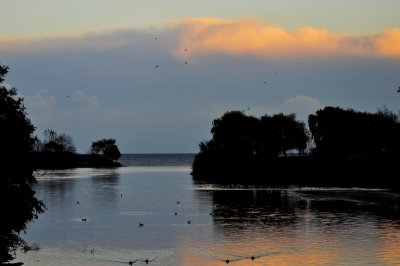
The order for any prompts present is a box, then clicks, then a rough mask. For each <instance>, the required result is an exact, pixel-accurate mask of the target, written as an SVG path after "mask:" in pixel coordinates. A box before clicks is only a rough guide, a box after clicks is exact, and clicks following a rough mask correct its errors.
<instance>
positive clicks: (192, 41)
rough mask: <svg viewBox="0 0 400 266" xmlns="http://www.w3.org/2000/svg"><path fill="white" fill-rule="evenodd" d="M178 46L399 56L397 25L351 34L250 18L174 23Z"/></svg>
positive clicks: (266, 53)
mask: <svg viewBox="0 0 400 266" xmlns="http://www.w3.org/2000/svg"><path fill="white" fill-rule="evenodd" d="M177 25H178V27H180V28H181V35H180V49H179V50H178V51H179V52H178V55H180V56H183V53H182V50H183V49H184V48H187V47H190V50H189V52H190V53H192V54H206V53H225V54H231V55H240V54H252V55H255V56H265V57H293V56H295V57H297V56H335V55H355V56H382V57H400V28H395V29H388V30H384V31H383V32H381V33H377V34H374V35H368V36H352V35H351V34H346V33H336V32H331V31H329V30H326V29H319V28H313V27H305V28H297V29H292V30H287V29H284V28H281V27H278V26H274V25H270V24H266V23H264V22H262V21H258V20H253V19H239V20H220V19H213V18H200V19H191V20H185V21H182V22H180V23H178V24H177Z"/></svg>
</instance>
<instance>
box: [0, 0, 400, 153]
mask: <svg viewBox="0 0 400 266" xmlns="http://www.w3.org/2000/svg"><path fill="white" fill-rule="evenodd" d="M398 10H400V1H398V0H385V1H384V3H383V1H382V0H352V1H348V0H347V1H344V0H336V1H322V0H280V1H278V0H268V1H266V0H250V1H239V0H230V1H225V0H220V1H209V0H203V1H192V0H186V1H181V0H170V1H159V0H154V1H131V0H119V1H104V0H85V1H77V0H70V1H61V0H36V1H21V0H17V1H16V0H0V64H1V65H6V66H8V67H9V74H8V75H7V76H6V85H7V86H12V87H15V88H16V89H17V90H18V92H19V93H20V95H21V96H22V97H23V98H24V103H25V106H26V111H27V114H28V117H29V118H30V119H31V121H32V123H33V124H34V126H35V127H36V131H35V134H36V135H37V136H38V137H39V138H40V139H43V131H44V130H46V129H53V130H55V131H56V132H58V133H65V134H68V135H70V136H71V137H72V138H73V140H74V143H75V145H76V147H77V150H78V152H80V153H85V152H87V151H88V150H89V148H90V145H91V143H92V142H93V141H96V140H99V139H102V138H114V139H116V142H117V145H118V147H119V148H120V150H121V152H122V153H195V152H198V144H199V143H200V142H201V141H204V140H208V139H210V137H211V135H210V129H211V127H212V121H213V120H214V119H216V118H218V117H220V116H221V115H222V114H223V113H224V112H226V111H232V110H243V111H244V112H245V113H246V114H248V115H254V116H256V117H260V116H262V115H265V114H268V115H273V114H276V113H286V114H289V113H295V114H296V115H297V119H298V120H300V121H303V122H305V123H307V117H308V115H309V114H312V113H315V112H316V111H317V110H319V109H322V108H324V107H325V106H338V107H341V108H344V109H348V108H352V109H354V110H356V111H363V112H364V111H366V112H376V111H377V110H379V109H383V108H388V109H389V110H392V111H394V112H398V111H399V110H400V93H397V88H398V87H399V86H400V20H399V17H398Z"/></svg>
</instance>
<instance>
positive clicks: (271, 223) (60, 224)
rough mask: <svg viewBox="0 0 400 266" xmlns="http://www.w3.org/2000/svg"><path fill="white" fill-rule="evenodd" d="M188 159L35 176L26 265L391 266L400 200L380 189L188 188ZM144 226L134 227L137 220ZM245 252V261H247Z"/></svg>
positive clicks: (22, 256) (134, 160)
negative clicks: (42, 207)
mask: <svg viewBox="0 0 400 266" xmlns="http://www.w3.org/2000/svg"><path fill="white" fill-rule="evenodd" d="M192 159H193V155H190V154H186V155H131V156H123V158H121V162H122V163H123V164H124V165H126V167H122V168H118V169H111V170H110V169H71V170H59V171H45V172H44V171H41V172H38V173H37V179H38V183H37V185H36V187H35V190H36V191H37V196H38V198H40V199H42V200H43V201H44V202H45V204H46V206H47V210H46V212H45V213H43V214H41V215H40V216H39V219H38V220H36V221H35V222H33V223H31V224H29V227H28V230H27V233H26V234H25V235H23V238H24V239H25V240H27V242H28V243H31V244H35V245H37V246H38V247H39V248H40V249H39V250H36V251H30V252H28V253H22V252H19V253H18V254H17V259H16V260H15V261H22V262H24V263H25V265H34V266H35V265H124V264H125V265H129V262H131V264H132V265H146V259H148V260H149V261H147V263H148V265H191V266H200V265H207V266H209V265H211V266H213V265H226V262H227V260H229V261H228V262H229V265H400V253H399V252H398V251H399V250H400V219H399V218H400V210H399V208H400V197H399V195H398V194H396V193H392V192H390V191H388V190H380V189H362V188H353V189H340V188H330V189H327V188H296V187H293V188H288V189H284V190H281V189H274V188H262V187H253V188H244V187H229V186H224V187H222V186H214V185H207V184H197V183H195V182H193V181H192V178H191V176H190V174H189V173H190V170H191V169H190V164H191V160H192ZM140 224H143V226H140ZM252 257H254V258H252Z"/></svg>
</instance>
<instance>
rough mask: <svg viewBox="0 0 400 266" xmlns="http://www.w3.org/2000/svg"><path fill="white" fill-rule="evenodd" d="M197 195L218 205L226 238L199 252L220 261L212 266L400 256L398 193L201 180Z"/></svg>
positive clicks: (386, 260) (220, 231) (379, 261)
mask: <svg viewBox="0 0 400 266" xmlns="http://www.w3.org/2000/svg"><path fill="white" fill-rule="evenodd" d="M195 195H196V196H197V197H198V198H199V202H200V203H205V204H207V202H208V201H209V203H208V204H210V205H211V206H212V213H211V214H212V218H213V223H214V230H215V231H214V232H215V238H216V239H218V241H216V242H214V243H211V246H208V247H207V249H205V250H203V251H202V252H197V257H202V258H197V260H199V265H201V263H203V262H201V261H202V260H207V259H208V260H212V261H214V262H215V264H208V265H218V261H219V262H221V261H222V262H223V261H224V260H229V263H232V265H305V264H307V265H309V264H312V265H349V264H354V265H365V264H372V265H386V264H389V265H393V264H396V263H399V262H400V256H399V255H398V253H397V252H395V250H396V248H397V249H398V248H399V247H400V246H399V242H398V241H397V240H399V236H400V234H399V228H400V226H399V225H400V223H399V220H400V219H399V217H400V216H399V210H398V208H397V206H400V205H399V196H398V194H397V193H393V192H390V191H385V190H362V189H348V190H342V189H323V188H321V189H315V188H313V189H300V188H291V189H282V190H280V189H264V188H261V189H257V188H252V189H247V188H246V189H245V188H234V189H232V188H230V189H226V188H223V187H217V186H216V187H214V186H208V187H202V186H198V190H196V192H195ZM382 242H383V243H382ZM215 251H218V252H215ZM251 256H255V257H258V258H257V263H259V264H254V261H251V260H249V257H251ZM234 263H237V264H234ZM204 265H205V264H204ZM396 265H397V264H396Z"/></svg>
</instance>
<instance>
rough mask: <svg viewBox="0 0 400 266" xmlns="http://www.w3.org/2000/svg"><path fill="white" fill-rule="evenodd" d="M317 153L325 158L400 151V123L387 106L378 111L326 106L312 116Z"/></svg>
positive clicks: (311, 126) (364, 155) (310, 118)
mask: <svg viewBox="0 0 400 266" xmlns="http://www.w3.org/2000/svg"><path fill="white" fill-rule="evenodd" d="M308 124H309V128H310V131H311V136H312V139H313V140H314V142H315V149H314V152H313V153H314V154H315V155H316V156H318V157H325V158H351V157H360V156H361V157H369V158H371V157H379V156H382V155H385V154H394V153H399V152H400V139H399V138H398V136H399V135H400V123H399V119H398V117H397V115H396V114H394V113H392V112H390V111H389V110H387V109H386V108H385V109H383V110H379V111H378V112H376V113H366V112H356V111H354V110H352V109H349V110H343V109H341V108H339V107H325V108H324V109H322V110H318V111H317V112H316V114H315V115H314V114H312V115H309V117H308Z"/></svg>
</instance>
